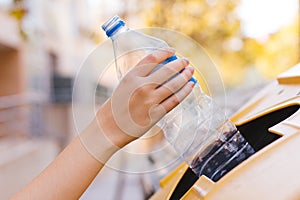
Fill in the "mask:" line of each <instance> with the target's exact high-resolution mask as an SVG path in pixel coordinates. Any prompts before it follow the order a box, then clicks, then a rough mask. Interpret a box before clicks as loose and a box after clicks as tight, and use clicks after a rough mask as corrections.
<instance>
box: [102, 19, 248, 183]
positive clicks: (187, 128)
mask: <svg viewBox="0 0 300 200" xmlns="http://www.w3.org/2000/svg"><path fill="white" fill-rule="evenodd" d="M102 28H103V30H104V31H105V32H106V35H107V36H108V37H109V38H110V39H111V40H112V43H113V50H114V54H115V64H116V70H117V74H118V78H119V79H121V78H122V77H123V76H124V75H125V74H126V72H127V71H129V70H130V69H131V68H132V67H133V66H135V65H136V64H137V62H138V61H139V60H141V59H142V58H143V57H145V56H146V55H147V54H149V53H151V52H153V51H154V50H157V49H161V48H167V47H169V46H168V44H167V43H166V42H165V41H163V40H160V39H158V38H154V37H152V36H149V35H146V34H143V33H141V32H138V31H135V30H131V29H129V28H128V27H127V26H126V25H125V22H124V21H123V20H122V19H120V18H119V17H118V16H114V17H113V18H111V19H110V20H108V21H107V22H106V23H105V24H103V26H102ZM175 59H177V57H176V56H172V57H170V58H168V59H167V60H166V61H164V62H163V63H161V64H159V65H158V66H157V67H156V68H155V69H154V71H155V70H156V69H157V68H159V67H163V65H164V64H166V63H168V62H171V61H172V60H175ZM191 80H192V81H193V82H194V83H195V87H194V89H193V91H192V93H191V94H190V95H189V96H188V97H187V98H186V99H184V101H182V102H181V103H180V104H179V105H178V106H177V107H176V108H174V109H173V110H172V111H171V112H169V113H168V114H167V115H166V116H165V117H164V118H162V119H161V120H160V121H159V122H158V126H160V127H161V129H162V130H163V132H164V135H165V138H166V139H167V141H168V142H169V143H170V144H171V145H172V146H173V147H174V149H175V151H176V152H177V154H178V155H179V156H181V157H182V158H183V159H184V160H185V161H186V162H187V164H188V165H189V166H190V168H191V169H192V170H193V172H194V173H195V174H196V175H197V176H199V177H200V176H201V175H206V176H207V177H208V178H211V179H212V180H214V181H217V180H218V179H220V178H221V177H222V176H223V175H224V174H226V173H227V172H228V171H230V170H231V169H232V168H233V167H235V166H236V165H238V164H239V163H240V162H242V161H243V160H245V159H247V158H248V157H249V156H251V155H252V154H254V149H253V148H252V147H251V146H250V145H249V144H248V142H247V141H246V140H245V139H244V137H243V136H242V135H241V134H240V132H239V131H238V130H237V128H236V127H235V126H234V124H233V123H232V122H231V121H229V120H228V119H227V118H226V117H225V115H224V113H223V112H222V111H221V110H220V109H219V107H218V106H217V105H216V104H215V103H214V101H213V100H212V98H211V97H209V96H207V95H206V94H205V93H203V92H202V90H201V87H200V85H199V84H198V83H197V81H196V79H195V78H194V77H193V78H192V79H191Z"/></svg>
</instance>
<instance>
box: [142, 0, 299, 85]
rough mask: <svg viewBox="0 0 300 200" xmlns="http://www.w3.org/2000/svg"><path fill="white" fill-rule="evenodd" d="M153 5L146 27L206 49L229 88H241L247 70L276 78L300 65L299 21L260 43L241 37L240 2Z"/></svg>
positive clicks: (171, 0)
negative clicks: (167, 30) (185, 37)
mask: <svg viewBox="0 0 300 200" xmlns="http://www.w3.org/2000/svg"><path fill="white" fill-rule="evenodd" d="M153 1H155V6H154V7H153V9H151V10H150V12H148V13H147V14H146V15H145V19H146V22H147V25H149V26H158V27H166V28H171V29H175V30H177V31H180V32H182V33H184V34H186V35H188V36H190V37H192V38H193V39H194V40H196V41H197V42H198V43H199V44H201V45H202V46H204V47H205V48H206V49H207V51H208V52H210V54H211V56H212V57H213V60H214V61H215V62H216V63H217V65H218V66H219V68H220V71H221V74H222V76H223V80H224V82H225V84H226V85H228V86H233V85H235V84H241V83H242V82H243V78H244V77H245V70H247V68H253V67H254V68H255V69H256V70H254V71H258V72H260V73H261V74H262V75H263V76H264V77H265V78H275V77H276V76H277V75H278V74H279V73H281V72H283V71H284V70H286V69H287V68H289V67H291V66H293V65H294V64H296V63H297V62H298V57H299V56H298V54H299V52H298V48H299V47H298V37H299V36H298V23H297V20H295V21H294V23H293V24H292V25H290V26H288V27H285V28H282V29H281V30H280V31H278V32H277V33H274V34H273V35H270V36H269V38H265V40H264V41H259V40H256V39H252V38H246V37H245V36H243V35H242V31H241V23H240V19H239V17H238V16H237V13H236V12H235V10H236V8H237V6H238V4H239V0H223V1H217V0H153ZM145 3H147V1H145ZM254 14H255V13H254ZM274 20H276V19H274ZM195 53H196V52H195ZM248 71H249V70H248Z"/></svg>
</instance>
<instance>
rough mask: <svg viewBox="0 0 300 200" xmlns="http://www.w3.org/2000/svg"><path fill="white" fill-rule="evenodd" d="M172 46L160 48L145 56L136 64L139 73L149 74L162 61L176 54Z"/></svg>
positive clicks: (142, 74)
mask: <svg viewBox="0 0 300 200" xmlns="http://www.w3.org/2000/svg"><path fill="white" fill-rule="evenodd" d="M174 53H175V50H174V49H172V48H164V49H158V50H156V51H154V52H153V53H151V54H149V55H147V56H146V57H144V58H143V59H142V60H141V61H140V62H139V63H138V64H137V65H136V66H137V67H136V70H137V73H138V74H139V75H141V76H147V75H148V74H150V72H152V70H153V69H154V68H155V67H156V66H157V65H158V64H159V63H161V62H163V61H165V60H166V59H167V58H169V57H171V56H172V55H174Z"/></svg>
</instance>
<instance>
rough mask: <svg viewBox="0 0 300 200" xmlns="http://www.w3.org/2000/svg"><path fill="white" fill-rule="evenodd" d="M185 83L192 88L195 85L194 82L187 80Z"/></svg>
mask: <svg viewBox="0 0 300 200" xmlns="http://www.w3.org/2000/svg"><path fill="white" fill-rule="evenodd" d="M187 84H188V85H189V86H190V87H192V88H193V87H194V86H195V83H194V82H193V81H189V82H188V83H187Z"/></svg>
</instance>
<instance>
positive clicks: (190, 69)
mask: <svg viewBox="0 0 300 200" xmlns="http://www.w3.org/2000/svg"><path fill="white" fill-rule="evenodd" d="M186 69H187V70H189V71H190V72H191V73H192V74H193V73H194V71H195V70H194V68H192V67H187V68H186Z"/></svg>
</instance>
